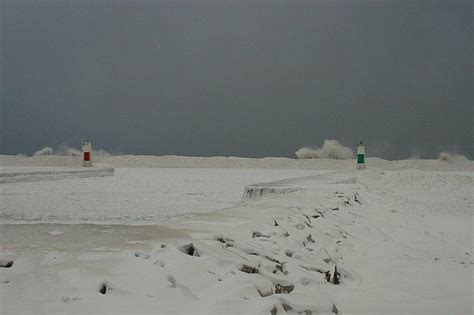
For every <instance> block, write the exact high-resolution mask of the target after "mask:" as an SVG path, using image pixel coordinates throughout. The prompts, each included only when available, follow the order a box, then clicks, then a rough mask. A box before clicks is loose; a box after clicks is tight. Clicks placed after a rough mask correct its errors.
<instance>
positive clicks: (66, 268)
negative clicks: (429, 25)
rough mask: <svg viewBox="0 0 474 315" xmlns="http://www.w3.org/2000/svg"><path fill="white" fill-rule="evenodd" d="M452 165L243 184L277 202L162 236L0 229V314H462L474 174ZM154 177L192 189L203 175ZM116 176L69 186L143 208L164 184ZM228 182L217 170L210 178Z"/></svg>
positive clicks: (93, 227) (467, 304)
mask: <svg viewBox="0 0 474 315" xmlns="http://www.w3.org/2000/svg"><path fill="white" fill-rule="evenodd" d="M442 162H443V161H439V162H437V164H438V165H442V164H441V163H442ZM323 163H325V162H323ZM456 167H457V168H458V169H457V170H456V171H454V172H453V171H451V172H445V171H443V172H439V170H440V167H439V166H437V167H436V168H435V169H434V171H426V170H425V171H421V170H417V169H414V168H409V169H406V170H396V171H388V170H381V169H376V168H369V169H368V170H366V171H362V172H360V171H355V170H338V171H332V172H328V171H324V172H319V173H316V174H314V175H310V176H304V177H300V178H292V179H280V180H278V181H276V182H275V181H269V182H266V183H263V184H253V185H247V186H249V187H250V188H254V189H256V188H258V189H262V190H267V192H271V190H272V189H276V188H281V189H283V190H286V191H284V192H285V193H284V194H271V193H270V194H263V193H262V196H259V197H258V198H247V199H245V200H244V202H242V203H240V204H238V205H237V206H233V207H230V208H227V209H224V210H221V211H218V212H212V213H211V212H209V211H203V212H201V213H194V214H193V213H188V214H186V215H183V216H180V217H179V218H177V219H176V220H172V221H168V222H167V223H166V224H165V225H137V226H129V225H112V226H111V225H107V224H62V223H57V224H51V223H50V224H48V223H40V224H15V225H5V224H3V225H1V226H0V228H1V231H2V238H1V239H0V247H1V249H2V250H1V251H0V260H1V261H2V263H5V264H4V265H7V263H8V262H12V266H10V267H9V268H0V297H1V301H2V303H1V304H2V306H1V312H2V313H5V314H17V313H48V314H50V313H72V314H83V313H93V314H98V313H128V314H136V313H166V314H169V313H173V314H181V313H201V314H223V313H226V314H227V313H228V314H237V313H250V314H268V313H272V312H273V313H275V312H276V313H278V314H285V313H295V314H296V313H298V312H307V313H308V312H312V313H313V314H315V313H318V312H319V313H322V314H331V313H334V311H335V310H336V309H337V310H338V312H339V314H381V313H384V314H387V313H416V314H447V313H460V314H463V313H470V312H471V311H472V300H473V283H472V271H473V266H474V261H473V258H472V255H474V253H473V252H472V243H473V241H474V236H473V233H472V224H473V210H474V209H473V206H472V204H473V188H472V187H474V185H473V184H474V172H472V171H467V170H464V171H463V169H462V168H463V167H464V166H461V167H460V166H459V165H457V166H456ZM425 168H427V166H426V167H425ZM154 171H155V172H158V173H156V174H164V173H160V172H163V170H159V169H154ZM166 171H167V172H170V173H169V175H172V174H175V175H173V176H177V175H179V174H180V173H179V172H183V173H182V174H183V176H185V177H188V178H189V176H190V174H194V175H193V176H196V179H200V180H202V174H204V173H201V172H211V171H212V170H207V171H206V170H186V171H181V170H179V169H167V170H166ZM117 172H118V175H116V176H114V177H107V178H96V179H91V178H89V179H77V180H74V181H77V183H78V184H79V183H82V182H83V181H87V182H88V183H89V184H91V183H92V182H96V181H97V182H98V183H100V182H102V181H106V182H107V181H109V180H112V179H114V180H116V179H120V178H122V179H121V180H127V178H128V179H130V180H131V182H130V183H135V184H134V185H135V186H136V185H137V183H139V182H141V181H144V182H143V187H144V190H143V191H140V190H137V192H136V193H137V196H141V198H144V197H145V196H147V195H146V192H147V190H146V189H145V188H149V187H150V184H151V183H153V181H154V179H153V178H162V175H160V176H155V177H150V178H149V179H146V176H145V175H146V174H153V173H150V172H152V169H142V170H140V169H120V168H119V169H118V170H117ZM239 172H240V171H239V170H233V171H230V172H228V171H223V170H219V171H216V173H215V176H216V177H215V178H224V179H225V180H227V181H229V179H230V178H232V177H235V176H237V174H239ZM252 172H255V171H252ZM263 174H264V173H261V174H260V176H261V175H263ZM282 174H283V173H282ZM287 174H290V173H287ZM229 175H232V176H230V177H229ZM117 176H118V177H117ZM265 176H269V174H267V175H265ZM271 176H276V174H273V175H271ZM293 177H294V176H293ZM138 179H140V180H138ZM210 180H211V179H210ZM212 180H214V179H212ZM246 180H247V179H246ZM74 181H71V180H70V179H67V180H60V181H47V182H42V183H40V182H36V183H9V184H3V186H2V189H3V191H2V192H3V193H9V191H7V190H5V189H7V188H8V189H12V191H11V193H15V190H17V191H18V192H21V193H24V192H25V189H33V188H34V187H36V188H34V189H40V188H41V187H42V186H44V185H46V188H44V189H45V190H44V191H43V190H40V192H41V194H49V192H54V191H56V192H57V191H58V189H59V187H67V186H68V185H71V184H72V182H74ZM243 182H244V178H243V177H242V183H243ZM224 183H225V181H222V182H220V183H219V185H221V186H222V185H223V184H224ZM101 185H102V184H101ZM113 185H115V186H113ZM128 185H129V184H127V185H125V186H124V187H128ZM190 185H191V186H189V187H194V188H193V189H196V188H195V187H199V186H203V182H202V181H201V182H193V181H191V182H190ZM82 186H83V185H80V186H77V187H82ZM108 186H111V187H114V189H118V187H117V183H115V184H112V183H108V182H107V184H106V185H105V186H104V187H108ZM48 187H49V188H48ZM189 187H188V188H185V190H186V191H188V190H189V189H190V188H189ZM230 187H231V186H229V189H231V188H230ZM232 187H233V186H232ZM41 189H43V188H41ZM232 189H233V188H232ZM26 192H27V190H26ZM216 192H217V191H216ZM241 192H242V191H241V190H240V191H239V194H236V195H235V196H236V197H238V195H240V194H241ZM282 192H283V191H282ZM193 193H194V192H193ZM41 194H40V195H38V196H41ZM221 194H222V193H217V195H221ZM101 195H102V196H107V193H106V194H104V193H102V194H101ZM5 196H6V195H3V196H2V198H5ZM68 196H70V195H69V193H67V190H65V191H64V192H63V193H61V194H60V195H59V197H58V205H60V204H61V203H62V204H63V205H64V207H70V206H71V204H70V203H65V200H68V198H69V197H68ZM98 196H99V195H98ZM192 196H194V195H192ZM229 196H230V195H229ZM235 196H234V197H233V198H235ZM72 197H73V199H71V200H75V198H77V196H75V195H72ZM15 198H16V197H15ZM22 198H24V197H22ZM88 198H91V199H90V200H92V199H93V198H97V197H88ZM127 198H130V197H129V196H125V199H124V200H121V201H119V203H123V202H124V201H125V200H127ZM145 199H146V198H145ZM15 200H16V201H15ZM18 200H20V199H11V202H12V203H11V205H13V206H14V205H15V204H17V205H18V204H20V203H19V201H18ZM86 200H89V199H86ZM150 200H153V199H150ZM104 201H107V198H104V197H102V202H104ZM141 202H144V201H141ZM22 207H23V206H22ZM81 207H82V206H81ZM93 208H94V209H96V208H95V205H93ZM205 209H206V208H205V207H203V210H205ZM2 222H3V221H2ZM106 222H107V221H105V223H106ZM336 266H337V268H338V272H339V273H340V284H334V283H333V282H334V271H335V267H336ZM328 271H329V272H330V273H331V277H332V278H330V281H329V282H328V281H327V278H326V277H327V276H326V272H328ZM45 288H47V289H45ZM104 293H105V294H104Z"/></svg>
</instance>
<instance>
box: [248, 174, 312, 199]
mask: <svg viewBox="0 0 474 315" xmlns="http://www.w3.org/2000/svg"><path fill="white" fill-rule="evenodd" d="M306 178H308V176H304V177H298V178H289V179H284V180H279V181H274V182H269V183H259V184H253V185H249V186H246V187H245V188H244V195H243V196H242V201H248V200H252V199H258V198H261V197H265V196H268V195H283V194H288V193H291V192H295V191H299V190H302V189H304V188H301V187H299V186H298V183H299V182H300V181H301V180H304V179H306Z"/></svg>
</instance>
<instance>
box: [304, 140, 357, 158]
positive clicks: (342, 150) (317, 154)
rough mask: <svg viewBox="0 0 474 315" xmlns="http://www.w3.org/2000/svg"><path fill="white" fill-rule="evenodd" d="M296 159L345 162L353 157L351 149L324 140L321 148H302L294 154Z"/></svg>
mask: <svg viewBox="0 0 474 315" xmlns="http://www.w3.org/2000/svg"><path fill="white" fill-rule="evenodd" d="M295 154H296V156H297V157H298V159H337V160H347V159H352V158H353V157H354V153H353V152H352V150H351V148H348V147H345V146H343V145H342V144H340V143H339V142H338V141H337V140H325V141H324V144H323V147H322V148H317V147H314V148H313V147H303V148H301V149H299V150H298V151H296V152H295Z"/></svg>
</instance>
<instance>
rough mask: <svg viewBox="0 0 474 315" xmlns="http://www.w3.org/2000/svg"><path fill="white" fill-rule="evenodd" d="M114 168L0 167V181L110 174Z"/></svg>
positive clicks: (101, 166)
mask: <svg viewBox="0 0 474 315" xmlns="http://www.w3.org/2000/svg"><path fill="white" fill-rule="evenodd" d="M114 171H115V169H114V168H113V167H112V166H110V165H105V164H96V165H94V166H92V167H87V168H86V167H5V166H2V167H1V168H0V183H11V182H33V181H42V180H56V179H66V178H84V177H103V176H112V175H113V174H114Z"/></svg>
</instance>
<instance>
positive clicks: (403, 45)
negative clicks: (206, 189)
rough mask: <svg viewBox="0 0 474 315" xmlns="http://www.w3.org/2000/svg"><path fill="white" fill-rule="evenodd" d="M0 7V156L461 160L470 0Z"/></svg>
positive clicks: (469, 117)
mask: <svg viewBox="0 0 474 315" xmlns="http://www.w3.org/2000/svg"><path fill="white" fill-rule="evenodd" d="M0 2H1V6H0V10H1V15H0V18H1V21H0V26H1V28H0V35H1V38H0V43H1V46H0V57H1V59H0V74H1V76H0V79H1V81H0V83H1V84H0V86H1V89H0V123H1V126H0V133H1V134H0V154H32V153H33V152H35V151H36V150H39V149H41V148H42V147H44V146H51V147H57V146H59V145H61V144H63V145H64V144H66V145H69V146H73V147H79V144H80V143H81V142H82V141H83V140H84V139H91V140H92V143H93V146H94V148H101V149H105V150H108V151H112V152H120V153H127V154H156V155H164V154H176V155H189V156H214V155H225V156H245V157H264V156H284V157H295V155H294V152H295V151H296V150H298V149H299V148H300V147H303V146H307V145H322V143H323V141H324V140H325V139H337V140H339V141H340V142H341V143H342V144H344V145H347V146H351V147H355V145H356V144H357V143H358V142H359V141H360V140H363V141H364V143H365V144H366V151H367V154H368V155H371V156H380V157H384V158H387V159H400V158H407V157H425V158H433V157H436V156H437V154H438V153H439V152H441V151H443V150H449V151H453V152H458V153H462V154H465V155H466V156H468V157H469V158H471V159H473V158H474V140H473V139H474V131H473V125H474V113H473V110H474V109H473V104H474V103H473V100H474V99H473V92H472V87H473V82H472V59H471V54H472V38H473V37H472V36H473V27H472V26H473V25H472V21H473V20H472V19H473V18H472V4H471V1H433V0H429V1H418V0H411V1H406V0H403V1H396V0H393V1H391V0H387V1H378V0H370V1H369V0H368V1H356V0H347V1H337V0H336V1H298V0H296V1H278V0H274V1H263V0H254V1H245V0H242V1H226V0H203V1H199V0H196V1H178V0H168V1H158V0H157V1H151V0H148V1H145V0H136V1H132V0H122V1H119V0H115V1H110V0H104V1H88V0H77V1H72V0H70V1H53V0H45V1H24V0H0Z"/></svg>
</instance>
